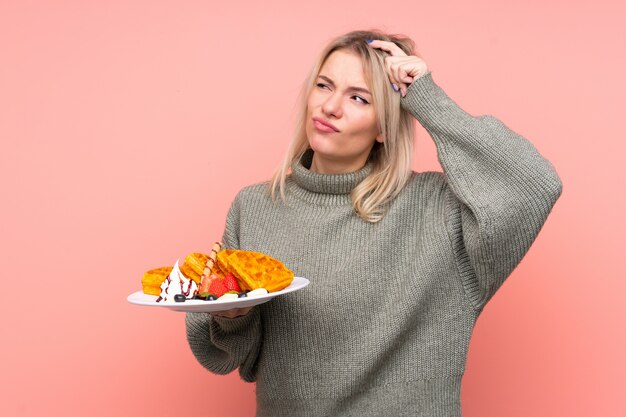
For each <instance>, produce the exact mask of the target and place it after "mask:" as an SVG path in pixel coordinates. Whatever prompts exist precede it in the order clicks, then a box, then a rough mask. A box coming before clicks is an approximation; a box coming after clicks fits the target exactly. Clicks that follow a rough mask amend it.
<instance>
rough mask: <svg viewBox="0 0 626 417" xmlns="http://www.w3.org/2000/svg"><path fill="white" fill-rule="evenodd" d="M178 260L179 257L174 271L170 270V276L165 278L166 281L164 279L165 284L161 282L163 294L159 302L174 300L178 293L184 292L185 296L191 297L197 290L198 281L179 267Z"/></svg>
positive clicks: (158, 299)
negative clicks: (186, 274) (186, 275)
mask: <svg viewBox="0 0 626 417" xmlns="http://www.w3.org/2000/svg"><path fill="white" fill-rule="evenodd" d="M178 261H179V259H177V260H176V263H175V264H174V267H173V268H172V272H170V274H169V275H168V277H167V278H165V281H163V284H161V294H160V295H159V298H157V303H158V302H159V301H167V300H169V301H174V296H175V295H176V294H182V295H184V296H185V297H189V296H190V295H193V294H194V293H195V292H196V289H197V288H198V286H197V285H196V282H195V281H194V280H192V279H187V277H185V276H184V275H183V273H182V272H181V271H180V268H179V267H178Z"/></svg>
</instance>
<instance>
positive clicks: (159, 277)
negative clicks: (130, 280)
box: [141, 266, 172, 295]
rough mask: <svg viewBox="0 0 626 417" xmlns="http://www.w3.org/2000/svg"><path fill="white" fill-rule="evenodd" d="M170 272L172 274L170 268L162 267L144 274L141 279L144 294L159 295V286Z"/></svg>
mask: <svg viewBox="0 0 626 417" xmlns="http://www.w3.org/2000/svg"><path fill="white" fill-rule="evenodd" d="M170 272H172V267H171V266H163V267H161V268H156V269H151V270H150V271H148V272H146V273H144V274H143V278H141V285H142V286H143V292H144V294H150V295H159V294H161V284H162V283H163V281H165V278H167V276H168V275H169V274H170Z"/></svg>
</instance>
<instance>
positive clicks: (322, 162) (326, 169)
mask: <svg viewBox="0 0 626 417" xmlns="http://www.w3.org/2000/svg"><path fill="white" fill-rule="evenodd" d="M366 162H367V158H366V159H363V160H361V158H359V159H356V160H351V161H341V160H334V161H329V160H327V159H323V158H320V157H318V155H317V153H315V154H313V161H311V168H310V170H311V171H313V172H316V173H318V174H347V173H349V172H355V171H358V170H359V169H361V168H363V166H365V163H366Z"/></svg>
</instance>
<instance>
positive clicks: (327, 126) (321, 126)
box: [313, 117, 339, 132]
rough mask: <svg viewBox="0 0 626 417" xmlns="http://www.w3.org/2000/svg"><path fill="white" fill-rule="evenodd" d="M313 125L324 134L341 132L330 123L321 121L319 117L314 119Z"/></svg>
mask: <svg viewBox="0 0 626 417" xmlns="http://www.w3.org/2000/svg"><path fill="white" fill-rule="evenodd" d="M313 125H314V126H315V128H316V129H318V130H321V131H322V132H339V129H337V128H336V127H335V126H333V125H332V124H331V123H330V122H327V121H326V120H324V119H320V118H319V117H314V118H313Z"/></svg>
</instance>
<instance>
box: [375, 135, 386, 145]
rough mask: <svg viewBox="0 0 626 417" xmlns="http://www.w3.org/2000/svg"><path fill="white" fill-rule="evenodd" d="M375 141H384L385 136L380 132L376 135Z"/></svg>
mask: <svg viewBox="0 0 626 417" xmlns="http://www.w3.org/2000/svg"><path fill="white" fill-rule="evenodd" d="M376 142H379V143H384V142H385V137H384V136H383V134H382V133H379V134H378V136H376Z"/></svg>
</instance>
